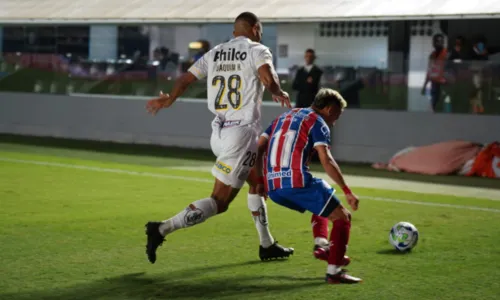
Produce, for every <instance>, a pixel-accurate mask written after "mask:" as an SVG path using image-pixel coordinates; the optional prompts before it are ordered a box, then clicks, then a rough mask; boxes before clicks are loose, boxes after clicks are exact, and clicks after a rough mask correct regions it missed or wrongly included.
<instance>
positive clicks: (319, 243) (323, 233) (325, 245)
mask: <svg viewBox="0 0 500 300" xmlns="http://www.w3.org/2000/svg"><path fill="white" fill-rule="evenodd" d="M311 227H312V232H313V237H314V248H313V255H314V257H316V259H319V260H324V261H327V260H328V253H329V251H328V249H329V246H330V243H329V242H328V239H327V238H328V218H325V217H320V216H317V215H314V214H313V215H312V217H311Z"/></svg>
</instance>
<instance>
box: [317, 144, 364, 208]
mask: <svg viewBox="0 0 500 300" xmlns="http://www.w3.org/2000/svg"><path fill="white" fill-rule="evenodd" d="M315 149H316V151H317V152H318V156H319V160H320V162H321V165H322V166H323V168H324V169H325V172H326V174H328V176H329V177H330V178H331V179H332V180H333V181H334V182H335V183H336V184H337V185H338V186H340V188H341V189H342V190H343V191H344V194H345V196H346V199H347V202H348V203H349V205H350V206H351V208H352V209H353V210H357V209H358V205H359V200H358V198H357V197H356V195H354V194H353V193H352V192H351V190H350V189H349V187H348V186H347V184H346V182H345V180H344V176H342V172H341V171H340V167H339V165H338V164H337V162H336V161H335V159H333V156H332V154H331V153H330V150H328V147H327V146H326V145H318V146H316V147H315Z"/></svg>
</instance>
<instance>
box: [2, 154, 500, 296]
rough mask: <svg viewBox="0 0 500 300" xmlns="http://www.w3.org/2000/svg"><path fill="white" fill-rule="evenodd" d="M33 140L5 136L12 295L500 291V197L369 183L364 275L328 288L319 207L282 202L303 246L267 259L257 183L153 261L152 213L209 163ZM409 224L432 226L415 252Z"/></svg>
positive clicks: (361, 225) (281, 237)
mask: <svg viewBox="0 0 500 300" xmlns="http://www.w3.org/2000/svg"><path fill="white" fill-rule="evenodd" d="M27 148H29V149H28V150H26V149H25V150H26V151H22V152H19V151H12V149H13V148H12V147H11V148H9V147H3V148H2V145H1V144H0V260H1V264H0V299H68V300H69V299H120V300H124V299H259V300H261V299H356V300H361V299H381V300H382V299H384V300H385V299H450V300H451V299H453V300H456V299H498V297H499V296H500V281H499V278H500V277H499V276H500V271H499V269H500V246H499V242H498V237H499V236H500V201H493V200H487V199H480V198H477V199H471V198H461V197H452V196H442V195H430V194H423V193H422V194H419V193H409V192H395V191H388V190H375V189H364V188H356V189H354V190H355V192H356V193H357V194H359V195H360V196H361V201H362V202H361V206H360V210H359V211H358V212H355V213H353V225H352V232H351V241H350V245H349V249H348V254H349V255H350V256H351V257H352V258H353V262H352V265H351V266H349V270H350V272H351V274H352V275H355V276H359V277H361V278H363V279H364V282H363V283H362V284H360V285H353V286H344V285H327V284H325V283H324V281H323V276H324V273H325V269H326V265H325V263H324V262H320V261H317V260H314V259H313V257H312V246H313V244H312V234H311V229H310V224H309V221H310V215H309V214H303V215H301V214H298V213H295V212H293V211H290V210H287V209H285V208H282V207H279V206H277V205H275V204H274V203H272V202H270V201H268V206H269V221H270V225H271V231H272V233H273V235H274V236H275V238H276V239H277V240H278V241H279V242H280V243H282V244H283V245H286V246H291V247H294V248H295V255H294V256H292V257H291V258H290V259H289V260H287V261H276V262H268V263H262V262H260V261H259V260H258V237H257V233H256V230H255V227H254V224H253V221H252V219H251V216H250V213H249V211H248V209H247V204H246V188H245V189H244V190H242V192H241V194H240V195H239V196H238V197H237V199H236V200H235V201H234V203H233V204H232V205H231V207H230V209H229V211H228V212H227V213H225V214H223V215H221V216H217V217H214V218H212V219H210V220H208V221H207V222H206V223H204V224H201V225H198V226H195V227H193V228H188V229H185V230H181V231H178V232H176V233H174V234H172V235H171V236H169V237H168V239H167V241H166V243H165V244H164V245H163V246H162V247H161V248H160V249H159V252H158V255H159V258H158V261H157V262H156V264H154V265H151V264H150V263H149V262H148V261H147V259H146V256H145V253H144V245H145V235H144V228H143V225H144V223H145V222H146V221H148V220H151V219H153V220H161V219H165V218H167V217H169V216H172V215H173V214H175V213H177V212H178V211H180V210H181V209H183V208H184V207H185V206H186V205H187V204H189V203H190V201H192V200H196V199H199V198H204V197H206V196H207V195H209V193H210V191H211V188H212V178H211V175H210V174H209V173H206V172H202V171H199V172H196V171H182V170H174V169H172V168H169V167H172V166H176V165H179V164H181V165H196V164H197V163H198V162H197V161H194V160H184V161H183V160H178V159H169V158H143V159H142V160H143V161H146V163H145V164H138V163H136V162H137V157H135V156H133V155H118V154H117V155H112V154H106V155H101V154H99V153H90V152H89V153H88V155H84V154H82V153H83V152H82V151H80V152H78V151H76V150H75V151H70V150H68V151H66V152H65V153H66V154H68V153H69V154H71V155H56V154H55V152H50V151H46V150H43V149H41V148H37V147H27ZM30 149H31V150H30ZM423 192H425V191H423ZM363 196H365V197H366V199H363ZM478 196H480V195H478ZM370 197H381V198H384V199H385V200H384V201H375V200H374V199H373V198H370ZM391 199H398V200H402V201H400V202H391ZM412 201H413V202H412ZM425 204H429V205H425ZM436 204H438V205H440V204H451V205H456V206H455V207H446V206H444V207H440V206H432V205H436ZM471 207H472V208H484V210H482V211H481V210H477V209H476V210H474V209H470V208H471ZM398 221H409V222H411V223H413V224H415V226H417V228H418V229H419V231H420V240H419V244H418V245H417V247H416V248H415V249H414V251H413V252H412V253H409V254H404V255H402V254H396V253H395V252H394V251H393V250H391V247H390V246H389V243H388V232H389V229H390V228H391V226H392V225H393V224H395V223H396V222H398Z"/></svg>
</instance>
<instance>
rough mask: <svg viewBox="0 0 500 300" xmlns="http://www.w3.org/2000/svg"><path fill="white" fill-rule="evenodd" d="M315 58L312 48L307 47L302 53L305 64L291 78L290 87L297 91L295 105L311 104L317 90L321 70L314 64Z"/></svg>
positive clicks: (321, 73) (300, 106) (307, 105)
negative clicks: (291, 83)
mask: <svg viewBox="0 0 500 300" xmlns="http://www.w3.org/2000/svg"><path fill="white" fill-rule="evenodd" d="M315 59H316V54H315V52H314V50H313V49H307V50H306V53H305V55H304V60H305V65H304V66H303V67H301V68H300V69H299V70H298V71H297V74H296V75H295V79H294V80H293V85H292V88H293V89H294V90H295V91H297V92H298V93H297V100H296V102H295V107H298V108H302V107H309V106H311V104H312V102H313V100H314V97H315V96H316V94H317V93H318V91H319V84H320V81H321V76H322V75H323V71H322V70H321V69H320V68H319V67H317V66H316V65H315V64H314V60H315Z"/></svg>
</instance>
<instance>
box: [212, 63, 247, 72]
mask: <svg viewBox="0 0 500 300" xmlns="http://www.w3.org/2000/svg"><path fill="white" fill-rule="evenodd" d="M215 71H217V72H235V71H241V65H240V64H217V67H216V68H215Z"/></svg>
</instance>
